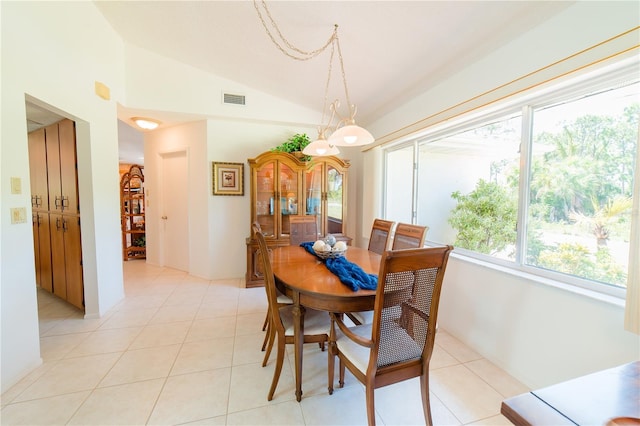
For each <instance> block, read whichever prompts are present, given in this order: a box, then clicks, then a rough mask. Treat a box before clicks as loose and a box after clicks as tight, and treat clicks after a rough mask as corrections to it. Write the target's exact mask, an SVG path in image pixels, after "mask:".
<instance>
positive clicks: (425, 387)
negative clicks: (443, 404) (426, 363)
mask: <svg viewBox="0 0 640 426" xmlns="http://www.w3.org/2000/svg"><path fill="white" fill-rule="evenodd" d="M420 392H421V393H422V409H423V410H424V421H425V424H426V425H427V426H432V425H433V419H432V418H431V403H430V401H429V371H428V368H427V372H426V373H425V374H423V375H422V376H420Z"/></svg>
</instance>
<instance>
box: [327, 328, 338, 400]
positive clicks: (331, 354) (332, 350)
mask: <svg viewBox="0 0 640 426" xmlns="http://www.w3.org/2000/svg"><path fill="white" fill-rule="evenodd" d="M327 352H328V353H327V360H328V361H329V362H328V365H327V371H328V374H329V380H328V384H329V386H328V389H329V395H333V377H334V376H333V375H334V365H335V363H336V343H335V342H331V341H329V349H328V351H327Z"/></svg>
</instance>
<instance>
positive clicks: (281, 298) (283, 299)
mask: <svg viewBox="0 0 640 426" xmlns="http://www.w3.org/2000/svg"><path fill="white" fill-rule="evenodd" d="M251 231H252V235H254V236H255V235H256V233H259V234H260V235H264V234H263V233H262V228H261V227H260V223H258V222H257V221H255V222H253V223H252V224H251ZM267 252H268V253H269V256H270V255H271V250H269V249H268V248H267ZM261 255H262V252H261V253H260V256H261ZM259 261H260V262H261V260H259ZM277 301H278V306H285V305H291V304H292V303H293V300H291V298H290V297H288V296H286V295H284V294H282V293H281V292H279V291H278V292H277ZM262 331H264V332H265V335H264V340H263V341H262V349H261V350H262V351H263V352H264V351H265V349H266V347H267V344H268V343H269V333H270V331H269V307H268V306H267V314H266V315H265V317H264V323H263V324H262ZM268 360H269V353H266V354H265V357H264V360H263V362H262V366H263V367H264V366H265V365H266V364H267V361H268Z"/></svg>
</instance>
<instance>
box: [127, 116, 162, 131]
mask: <svg viewBox="0 0 640 426" xmlns="http://www.w3.org/2000/svg"><path fill="white" fill-rule="evenodd" d="M131 120H132V121H133V122H134V123H136V126H138V127H140V128H141V129H144V130H153V129H155V128H156V127H158V126H159V125H160V122H159V121H156V120H153V119H151V118H145V117H131Z"/></svg>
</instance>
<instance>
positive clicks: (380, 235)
mask: <svg viewBox="0 0 640 426" xmlns="http://www.w3.org/2000/svg"><path fill="white" fill-rule="evenodd" d="M394 224H395V222H393V221H390V220H383V219H376V220H374V221H373V225H372V226H371V236H370V237H369V251H372V252H375V253H378V254H382V253H384V252H385V251H386V250H387V248H388V247H389V239H390V238H391V230H392V229H393V225H394Z"/></svg>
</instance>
